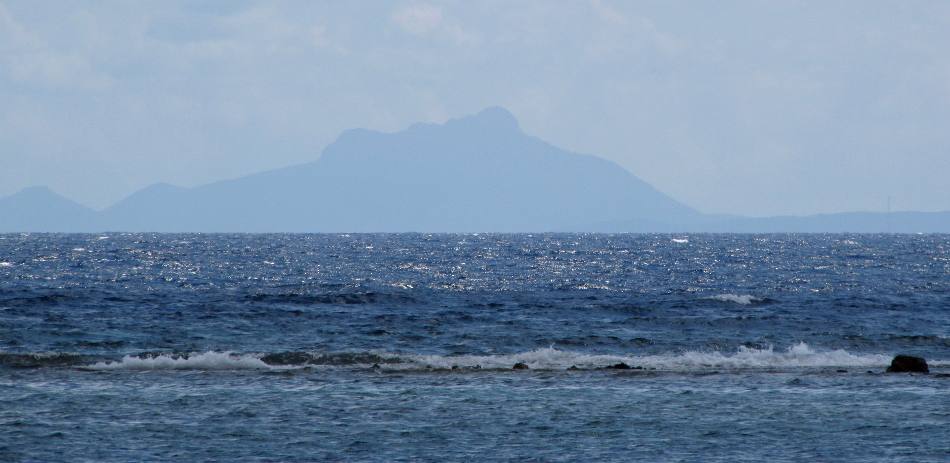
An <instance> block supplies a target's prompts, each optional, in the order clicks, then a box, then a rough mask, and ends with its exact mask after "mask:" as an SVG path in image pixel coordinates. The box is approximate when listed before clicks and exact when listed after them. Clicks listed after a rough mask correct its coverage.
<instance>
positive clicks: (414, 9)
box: [392, 4, 443, 36]
mask: <svg viewBox="0 0 950 463" xmlns="http://www.w3.org/2000/svg"><path fill="white" fill-rule="evenodd" d="M392 21H393V23H395V24H396V25H397V26H399V27H400V28H402V29H403V30H404V31H406V32H408V33H410V34H413V35H419V36H424V35H428V34H429V33H431V32H433V31H435V30H437V29H438V28H439V26H441V25H442V21H443V17H442V9H441V8H439V7H437V6H432V5H422V4H415V5H409V6H405V7H402V8H400V9H398V10H396V11H395V12H393V15H392Z"/></svg>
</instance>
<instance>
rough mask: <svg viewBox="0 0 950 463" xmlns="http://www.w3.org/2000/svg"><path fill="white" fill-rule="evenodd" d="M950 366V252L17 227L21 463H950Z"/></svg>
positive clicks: (4, 299)
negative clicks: (904, 368) (904, 359)
mask: <svg viewBox="0 0 950 463" xmlns="http://www.w3.org/2000/svg"><path fill="white" fill-rule="evenodd" d="M898 353H906V354H913V355H920V356H923V357H925V358H926V359H927V360H928V362H929V363H930V368H931V373H930V374H929V375H923V374H884V373H883V372H884V370H885V368H886V367H887V365H888V364H889V362H890V360H891V358H892V357H893V356H894V355H895V354H898ZM518 363H523V364H524V366H527V368H526V369H513V368H512V367H513V366H514V365H515V364H518ZM621 363H623V364H626V365H627V366H629V367H631V368H629V369H612V368H605V367H609V366H614V365H617V364H621ZM948 374H950V236H948V235H690V236H680V235H586V234H543V235H528V234H519V235H494V234H478V235H439V234H436V235H427V234H387V235H279V234H278V235H206V234H182V235H166V234H105V235H45V234H33V235H30V234H22V235H0V461H463V460H469V461H471V460H475V461H948V460H950V392H948V391H950V389H948V386H950V377H948V376H950V375H948Z"/></svg>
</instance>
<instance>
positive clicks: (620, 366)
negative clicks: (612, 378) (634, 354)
mask: <svg viewBox="0 0 950 463" xmlns="http://www.w3.org/2000/svg"><path fill="white" fill-rule="evenodd" d="M604 368H606V369H608V370H629V369H630V365H627V364H626V363H623V362H620V363H618V364H615V365H610V366H608V367H604Z"/></svg>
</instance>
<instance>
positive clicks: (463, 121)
mask: <svg viewBox="0 0 950 463" xmlns="http://www.w3.org/2000/svg"><path fill="white" fill-rule="evenodd" d="M446 125H447V126H452V125H464V126H475V127H478V128H481V129H484V130H488V131H515V132H520V131H521V126H520V125H518V119H516V118H515V116H514V115H513V114H511V112H510V111H508V110H507V109H505V108H502V107H501V106H490V107H488V108H485V109H483V110H481V111H479V112H478V113H477V114H473V115H471V116H466V117H462V118H459V119H452V120H450V121H448V122H446Z"/></svg>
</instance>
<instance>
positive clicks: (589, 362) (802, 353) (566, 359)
mask: <svg viewBox="0 0 950 463" xmlns="http://www.w3.org/2000/svg"><path fill="white" fill-rule="evenodd" d="M892 357H893V356H892V355H886V354H854V353H850V352H848V351H845V350H843V349H837V350H818V349H813V348H812V347H810V346H808V345H807V344H805V343H804V342H801V343H798V344H796V345H794V346H791V347H789V348H788V349H786V350H784V351H776V350H774V349H773V348H772V347H768V348H764V349H755V348H751V347H745V346H740V347H739V348H738V349H737V350H736V351H735V352H723V351H686V352H680V353H664V354H654V355H642V356H637V355H598V354H585V353H579V352H572V351H566V350H558V349H554V348H544V349H537V350H532V351H529V352H522V353H516V354H503V355H460V356H440V355H411V356H406V357H404V360H406V362H405V363H396V364H392V365H387V367H390V368H397V369H405V368H419V367H424V368H438V369H447V368H452V367H459V368H475V367H480V368H502V369H509V368H511V367H512V365H514V364H515V363H524V364H526V365H528V367H530V368H531V369H541V370H545V369H548V370H550V369H557V370H560V369H567V368H570V367H572V366H573V367H577V368H581V369H595V368H603V367H607V366H611V365H616V364H618V363H626V364H627V365H630V366H640V367H644V368H652V369H656V370H661V371H679V372H689V371H703V370H709V369H793V368H822V367H824V368H830V367H885V366H887V365H888V364H890V361H891V358H892Z"/></svg>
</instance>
